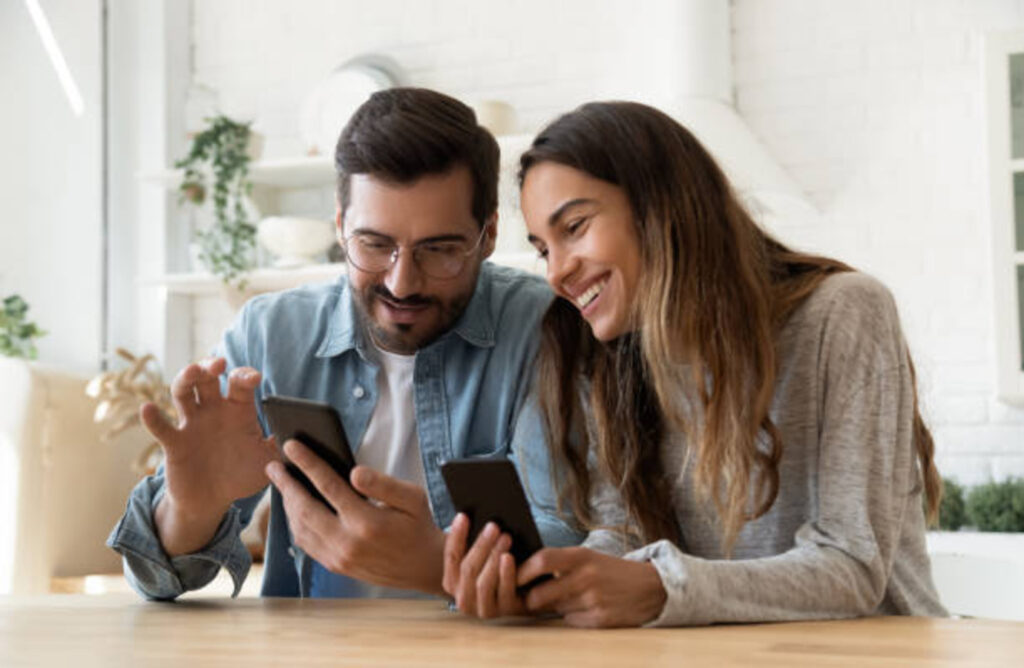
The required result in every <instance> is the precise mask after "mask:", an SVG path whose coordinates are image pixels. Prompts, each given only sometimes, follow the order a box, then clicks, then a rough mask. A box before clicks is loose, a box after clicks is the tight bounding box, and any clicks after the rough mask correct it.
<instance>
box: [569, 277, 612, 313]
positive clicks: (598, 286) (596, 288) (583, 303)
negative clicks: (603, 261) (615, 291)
mask: <svg viewBox="0 0 1024 668" xmlns="http://www.w3.org/2000/svg"><path fill="white" fill-rule="evenodd" d="M606 285H608V279H605V280H603V281H601V282H600V283H594V284H593V285H591V286H590V287H589V288H587V290H586V292H584V293H583V294H582V295H580V296H579V297H577V298H576V303H577V304H578V305H579V307H580V308H581V309H584V308H587V305H588V304H590V302H592V301H594V300H595V299H597V296H598V295H599V294H601V290H604V286H606Z"/></svg>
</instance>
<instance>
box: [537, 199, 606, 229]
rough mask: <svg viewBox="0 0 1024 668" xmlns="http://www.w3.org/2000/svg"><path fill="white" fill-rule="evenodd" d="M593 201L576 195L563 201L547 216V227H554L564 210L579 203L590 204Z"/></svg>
mask: <svg viewBox="0 0 1024 668" xmlns="http://www.w3.org/2000/svg"><path fill="white" fill-rule="evenodd" d="M594 201H595V200H592V199H589V198H586V197H577V198H576V199H571V200H569V201H567V202H563V203H562V205H561V206H559V207H558V208H557V209H555V210H554V211H552V212H551V215H550V216H548V227H554V226H555V225H556V224H557V223H558V221H559V219H560V218H561V217H562V216H564V215H565V212H566V211H568V210H569V209H571V208H573V207H575V206H580V205H581V204H592V203H593V202H594Z"/></svg>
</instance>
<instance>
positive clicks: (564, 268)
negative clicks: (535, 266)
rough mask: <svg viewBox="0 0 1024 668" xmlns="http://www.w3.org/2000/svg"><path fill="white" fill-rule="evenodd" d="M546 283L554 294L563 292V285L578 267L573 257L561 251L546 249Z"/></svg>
mask: <svg viewBox="0 0 1024 668" xmlns="http://www.w3.org/2000/svg"><path fill="white" fill-rule="evenodd" d="M547 261H548V266H547V275H546V278H547V281H548V284H549V285H550V286H551V287H552V289H554V290H555V292H559V293H562V292H565V287H564V286H565V283H566V281H567V280H568V279H570V278H571V277H572V275H573V274H575V273H576V269H577V268H578V267H579V262H578V261H577V259H576V257H575V255H573V254H572V253H568V252H565V251H564V250H562V249H556V248H550V247H549V248H548V257H547Z"/></svg>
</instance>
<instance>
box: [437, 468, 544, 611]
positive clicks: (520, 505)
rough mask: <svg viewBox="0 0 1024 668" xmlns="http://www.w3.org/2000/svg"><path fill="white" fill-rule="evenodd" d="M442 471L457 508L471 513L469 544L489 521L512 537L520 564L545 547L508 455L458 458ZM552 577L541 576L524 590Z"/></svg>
mask: <svg viewBox="0 0 1024 668" xmlns="http://www.w3.org/2000/svg"><path fill="white" fill-rule="evenodd" d="M441 475H442V476H443V477H444V484H445V486H446V487H447V488H448V494H449V495H450V496H451V498H452V503H453V504H454V505H455V509H456V510H457V511H459V512H461V513H465V514H466V516H467V517H469V537H468V538H467V540H466V546H467V548H468V547H469V546H470V545H472V544H473V542H474V541H475V540H476V537H477V536H478V535H479V534H480V531H482V530H483V528H484V526H485V525H486V524H487V523H488V522H494V523H495V524H497V525H498V527H499V528H500V529H501V530H502V531H503V532H504V533H507V534H508V535H509V536H511V537H512V547H511V548H510V549H509V552H511V553H512V557H513V558H514V559H515V560H516V564H517V565H518V564H521V563H523V562H524V561H526V560H527V559H528V558H529V557H530V555H532V554H533V553H534V552H536V551H537V550H539V549H541V548H542V547H544V543H542V542H541V539H540V533H539V532H538V531H537V525H536V524H535V523H534V521H533V515H532V514H531V513H530V504H529V503H528V502H527V500H526V494H525V492H523V485H522V483H520V481H519V474H518V473H516V467H515V466H514V465H513V464H512V462H510V461H509V460H507V459H455V460H451V461H447V462H445V463H444V464H442V465H441ZM547 579H550V576H549V575H544V576H541V577H539V578H537V579H535V580H533V581H532V582H530V583H528V584H527V585H525V586H523V587H520V588H519V589H520V591H521V592H522V591H525V590H526V589H528V588H530V587H532V586H534V585H536V584H539V583H540V582H542V581H544V580H547Z"/></svg>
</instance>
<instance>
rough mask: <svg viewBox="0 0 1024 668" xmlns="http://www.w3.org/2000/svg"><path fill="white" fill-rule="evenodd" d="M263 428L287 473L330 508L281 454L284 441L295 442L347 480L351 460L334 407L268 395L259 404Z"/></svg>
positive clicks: (310, 482) (350, 452)
mask: <svg viewBox="0 0 1024 668" xmlns="http://www.w3.org/2000/svg"><path fill="white" fill-rule="evenodd" d="M261 404H262V406H263V415H264V416H265V417H266V419H267V426H268V427H269V429H270V432H271V433H272V434H273V435H274V438H275V439H276V440H277V447H278V449H279V450H280V452H281V457H282V458H283V460H284V464H285V467H286V468H287V469H288V472H289V473H290V474H291V475H292V476H293V477H295V479H297V480H298V481H299V482H301V483H302V484H303V485H304V486H305V488H306V489H307V490H308V491H309V493H310V494H312V495H313V496H314V497H316V498H318V499H320V501H322V502H323V503H324V504H326V505H327V507H329V508H330V507H331V505H330V504H329V503H327V500H326V499H325V498H324V497H323V495H321V494H320V491H319V490H318V489H317V488H316V485H314V484H313V482H312V481H311V480H310V479H309V478H307V477H306V475H305V474H304V473H302V471H301V470H299V468H298V467H297V466H295V464H293V463H292V462H291V461H289V460H288V458H287V457H286V456H285V454H284V444H285V441H287V440H289V439H295V440H297V441H299V442H301V443H302V444H303V445H305V446H306V447H308V448H309V449H310V450H312V451H313V452H314V453H316V455H317V456H318V457H320V459H323V460H324V461H325V462H327V463H328V464H329V465H330V467H331V468H332V469H334V471H335V472H336V473H337V474H338V475H340V476H341V477H342V478H344V479H345V480H346V481H348V479H349V474H350V473H351V472H352V468H353V467H354V466H355V458H354V457H353V456H352V450H351V449H350V448H349V445H348V439H346V438H345V430H344V429H343V428H342V426H341V418H339V417H338V412H337V411H336V410H334V407H332V406H330V405H328V404H325V403H321V402H319V401H310V400H308V399H297V398H294V397H279V396H269V397H266V398H265V399H263V401H262V402H261Z"/></svg>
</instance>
